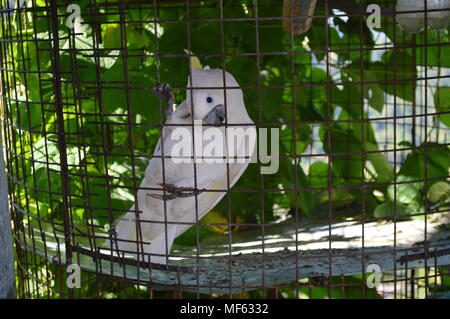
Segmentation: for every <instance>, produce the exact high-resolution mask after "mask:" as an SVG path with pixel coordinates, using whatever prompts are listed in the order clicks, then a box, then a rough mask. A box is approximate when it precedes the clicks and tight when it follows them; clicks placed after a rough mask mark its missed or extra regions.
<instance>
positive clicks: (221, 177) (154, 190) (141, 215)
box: [108, 67, 256, 264]
mask: <svg viewBox="0 0 450 319" xmlns="http://www.w3.org/2000/svg"><path fill="white" fill-rule="evenodd" d="M187 88H188V89H187V92H186V100H185V101H184V102H183V103H181V104H180V105H179V106H178V107H177V108H176V109H175V110H174V111H173V106H172V103H173V95H172V93H171V91H170V87H169V86H168V85H159V86H157V90H159V95H161V96H165V97H166V98H167V99H168V100H171V101H170V102H169V103H168V109H167V121H166V122H165V125H164V126H163V129H162V137H161V138H160V140H159V142H158V145H157V147H156V150H155V152H154V156H153V158H152V159H151V161H150V163H149V165H148V167H147V169H146V170H145V177H144V179H143V181H142V183H141V186H140V188H139V190H138V192H137V201H136V203H135V205H134V206H133V207H132V208H131V209H130V211H129V212H128V213H127V214H125V215H124V216H123V217H122V218H120V220H119V221H118V223H117V225H116V227H115V229H114V230H113V231H112V232H111V240H110V241H108V242H109V244H108V245H109V247H110V248H111V249H112V250H113V251H117V250H118V251H119V252H121V253H128V254H133V255H136V253H139V254H142V253H144V254H143V255H141V256H144V257H143V258H142V257H141V258H140V259H141V260H146V261H148V258H147V256H150V260H149V261H150V262H152V263H160V264H165V263H166V262H167V256H168V254H169V253H170V250H171V247H172V244H173V241H174V239H175V238H176V237H178V236H179V235H181V234H182V233H183V232H185V231H186V230H187V229H189V228H190V227H191V226H192V225H193V224H195V223H196V222H197V221H198V220H200V218H202V217H203V216H204V215H205V214H206V213H208V212H209V211H210V210H211V209H212V208H213V207H214V206H215V205H216V204H217V203H218V202H219V201H220V200H221V199H222V198H223V196H224V195H225V194H226V191H227V190H228V189H229V188H231V187H232V186H233V185H234V184H235V183H236V182H237V181H238V179H239V178H240V177H241V175H242V174H243V173H244V171H245V169H246V168H247V166H248V164H249V163H250V161H251V157H252V155H253V152H254V148H255V143H256V128H255V126H254V123H253V121H252V120H251V119H250V117H249V115H248V114H247V110H246V108H245V105H244V98H243V93H242V90H241V89H240V87H239V84H238V83H237V81H236V80H235V79H234V77H233V76H232V75H231V74H230V73H228V72H225V71H224V70H222V69H210V68H209V67H205V68H204V69H196V68H193V69H191V76H190V77H189V79H188V85H187ZM225 93H226V94H225ZM169 95H170V96H169ZM200 123H201V124H202V125H199V124H200ZM194 124H196V125H194ZM199 127H200V128H199ZM230 129H231V130H233V131H230ZM208 130H209V131H208ZM183 132H184V133H189V134H190V137H189V139H190V141H183V142H184V143H185V144H183V145H188V146H189V147H188V148H192V145H194V148H196V149H195V152H193V153H192V154H191V155H193V156H197V154H200V156H199V157H196V158H195V159H194V160H193V159H188V160H187V161H186V162H181V163H180V160H181V159H180V158H179V157H178V158H176V157H174V153H173V152H175V153H176V155H179V153H180V152H179V151H175V148H176V149H177V150H178V149H179V148H180V145H181V144H180V143H181V141H180V133H183ZM192 133H193V135H194V136H192ZM220 136H223V137H224V140H222V141H220V138H219V137H220ZM199 141H200V143H199ZM213 142H214V143H218V144H214V145H218V146H221V147H222V146H223V150H224V151H223V154H221V152H220V150H221V147H218V148H215V149H214V151H211V147H210V148H209V149H210V151H211V153H208V154H209V155H213V156H212V157H209V158H210V159H212V158H213V159H215V160H216V161H215V162H211V161H206V160H204V161H199V158H201V157H202V155H205V152H206V149H207V147H208V145H209V143H213ZM230 143H231V144H230ZM209 146H211V145H209ZM202 147H203V149H202V150H201V151H200V153H198V148H202ZM208 154H207V155H208ZM224 155H225V157H227V155H228V158H226V159H224V158H223V156H224ZM235 156H238V157H239V158H237V159H236V157H235ZM230 158H231V159H230ZM218 160H221V162H219V161H218ZM195 177H196V178H195Z"/></svg>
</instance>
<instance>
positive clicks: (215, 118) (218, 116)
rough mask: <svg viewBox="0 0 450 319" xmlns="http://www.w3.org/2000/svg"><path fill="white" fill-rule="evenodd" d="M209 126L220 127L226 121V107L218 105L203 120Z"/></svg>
mask: <svg viewBox="0 0 450 319" xmlns="http://www.w3.org/2000/svg"><path fill="white" fill-rule="evenodd" d="M203 121H204V122H205V123H207V124H211V125H218V124H223V122H224V121H225V106H223V104H218V105H216V106H214V108H213V109H212V110H211V111H210V112H209V113H208V114H207V115H206V116H205V117H204V118H203Z"/></svg>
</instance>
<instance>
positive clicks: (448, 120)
mask: <svg viewBox="0 0 450 319" xmlns="http://www.w3.org/2000/svg"><path fill="white" fill-rule="evenodd" d="M434 105H435V107H436V111H437V112H438V113H444V112H447V114H439V115H438V117H439V120H441V122H442V123H444V124H445V125H446V126H448V127H450V87H448V86H443V87H437V88H436V92H435V93H434Z"/></svg>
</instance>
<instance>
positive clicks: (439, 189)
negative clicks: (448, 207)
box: [427, 181, 450, 203]
mask: <svg viewBox="0 0 450 319" xmlns="http://www.w3.org/2000/svg"><path fill="white" fill-rule="evenodd" d="M427 197H428V199H429V200H430V201H431V202H433V203H437V202H439V203H445V201H446V200H448V199H450V184H449V183H447V182H442V181H441V182H437V183H435V184H433V186H431V187H430V189H429V190H428V194H427Z"/></svg>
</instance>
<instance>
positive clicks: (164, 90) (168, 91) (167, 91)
mask: <svg viewBox="0 0 450 319" xmlns="http://www.w3.org/2000/svg"><path fill="white" fill-rule="evenodd" d="M152 91H153V93H154V94H155V95H156V96H159V97H161V98H163V99H165V100H166V101H167V108H166V115H167V117H168V118H170V117H171V116H172V113H173V104H174V103H175V95H174V94H173V92H172V88H171V87H170V85H169V84H166V83H158V84H157V85H155V86H154V87H153V88H152Z"/></svg>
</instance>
